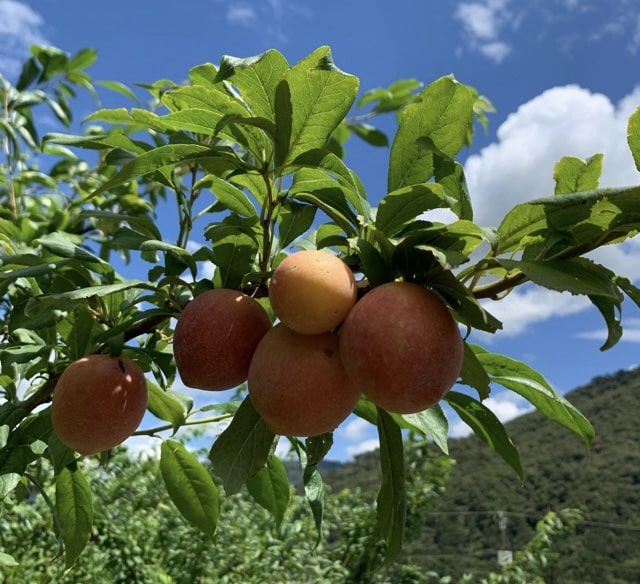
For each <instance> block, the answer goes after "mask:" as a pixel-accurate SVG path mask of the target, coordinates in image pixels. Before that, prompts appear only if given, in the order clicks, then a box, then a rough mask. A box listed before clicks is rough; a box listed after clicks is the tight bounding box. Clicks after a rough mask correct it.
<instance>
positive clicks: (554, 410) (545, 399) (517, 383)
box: [472, 345, 595, 444]
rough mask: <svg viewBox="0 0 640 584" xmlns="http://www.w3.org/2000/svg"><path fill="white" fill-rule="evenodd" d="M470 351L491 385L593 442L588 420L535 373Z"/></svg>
mask: <svg viewBox="0 0 640 584" xmlns="http://www.w3.org/2000/svg"><path fill="white" fill-rule="evenodd" d="M472 349H473V351H474V352H475V354H476V357H477V358H478V361H479V362H480V363H481V365H482V367H483V368H484V370H485V371H486V372H487V373H488V374H489V377H490V378H491V382H492V383H499V384H500V385H502V386H503V387H506V388H507V389H510V390H511V391H514V392H516V393H517V394H519V395H521V396H522V397H524V398H525V399H526V400H527V401H528V402H529V403H531V404H532V405H534V406H535V407H536V409H537V410H538V411H539V412H540V413H541V414H543V415H544V416H546V417H547V418H549V419H550V420H553V421H554V422H556V423H558V424H560V425H561V426H564V427H565V428H567V429H568V430H571V431H572V432H574V433H575V434H577V435H578V436H580V437H581V438H583V440H584V441H585V442H586V443H587V444H589V443H590V442H591V440H593V438H594V436H595V431H594V429H593V426H592V425H591V423H590V422H589V420H587V419H586V418H585V417H584V416H583V415H582V414H581V413H580V412H579V411H578V410H577V409H576V408H575V407H574V406H573V405H572V404H571V403H570V402H569V401H567V400H566V399H565V398H564V397H562V396H561V395H559V394H558V393H556V391H555V390H554V389H553V388H552V387H551V385H549V383H548V382H547V380H546V379H545V378H544V377H543V376H542V375H541V374H540V373H539V372H537V371H535V370H534V369H532V368H531V367H529V366H528V365H527V364H526V363H523V362H522V361H518V360H516V359H512V358H511V357H507V356H505V355H500V354H497V353H490V352H488V351H486V350H485V349H483V348H482V347H479V346H477V345H472Z"/></svg>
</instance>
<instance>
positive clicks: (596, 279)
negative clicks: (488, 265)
mask: <svg viewBox="0 0 640 584" xmlns="http://www.w3.org/2000/svg"><path fill="white" fill-rule="evenodd" d="M498 263H499V264H500V265H501V266H503V267H505V268H507V269H508V270H520V271H522V273H524V275H525V276H526V277H527V278H528V279H529V280H531V281H532V282H534V283H535V284H538V285H540V286H544V287H545V288H548V289H550V290H557V291H559V292H565V291H566V292H571V294H585V295H590V296H591V295H593V296H604V297H606V298H610V299H612V300H615V301H617V302H621V301H622V295H621V294H620V292H619V291H618V288H617V286H616V285H615V283H614V282H613V280H612V278H613V275H614V274H613V272H611V271H610V270H608V269H607V268H604V267H603V266H601V265H599V264H596V263H595V262H593V261H592V260H589V259H587V258H575V259H571V260H544V261H518V260H507V259H504V260H503V259H499V260H498Z"/></svg>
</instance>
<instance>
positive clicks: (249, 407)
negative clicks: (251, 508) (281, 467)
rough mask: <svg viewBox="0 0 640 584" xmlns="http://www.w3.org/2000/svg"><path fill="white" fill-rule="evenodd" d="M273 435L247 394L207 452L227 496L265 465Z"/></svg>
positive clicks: (237, 489) (235, 491) (238, 489)
mask: <svg viewBox="0 0 640 584" xmlns="http://www.w3.org/2000/svg"><path fill="white" fill-rule="evenodd" d="M274 438H275V435H274V433H273V432H271V430H269V428H267V425H266V424H265V423H264V420H263V419H262V418H261V417H260V414H258V412H256V410H255V408H254V407H253V404H252V403H251V400H250V399H249V397H246V398H245V399H244V401H243V402H242V404H241V405H240V407H239V408H238V411H237V412H236V414H235V415H234V416H233V419H232V420H231V423H230V424H229V426H228V427H227V429H226V430H225V431H224V432H222V434H220V436H218V438H217V440H216V441H215V442H214V443H213V446H212V447H211V450H210V452H209V459H210V460H211V465H212V468H213V472H214V474H215V475H216V476H218V477H219V478H220V479H221V480H222V484H223V485H224V490H225V491H226V493H227V494H228V495H232V494H234V493H237V492H238V491H240V489H241V487H242V485H244V484H245V482H246V481H247V479H249V478H250V477H252V476H253V475H254V474H256V473H257V472H258V471H259V470H260V469H261V468H262V467H263V466H264V465H265V464H266V462H267V459H268V457H269V454H270V453H271V445H272V444H273V441H274Z"/></svg>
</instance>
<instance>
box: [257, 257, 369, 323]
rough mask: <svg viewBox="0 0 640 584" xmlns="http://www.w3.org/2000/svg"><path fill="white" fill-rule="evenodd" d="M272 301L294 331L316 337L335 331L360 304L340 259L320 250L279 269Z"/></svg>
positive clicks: (291, 259) (287, 260)
mask: <svg viewBox="0 0 640 584" xmlns="http://www.w3.org/2000/svg"><path fill="white" fill-rule="evenodd" d="M269 300H270V301H271V307H272V308H273V311H274V312H275V314H276V316H277V317H278V318H279V319H280V321H281V322H283V323H284V324H285V325H287V326H288V327H289V328H290V329H292V330H294V331H296V332H298V333H302V334H306V335H313V334H318V333H324V332H327V331H330V330H332V329H334V328H335V327H336V326H338V325H339V324H340V323H341V322H342V321H343V320H344V319H345V317H346V316H347V314H348V313H349V311H350V310H351V308H352V307H353V305H354V304H355V301H356V282H355V278H354V276H353V273H352V272H351V270H350V269H349V267H348V266H347V265H346V264H345V263H344V262H343V261H342V260H341V259H340V258H338V257H336V256H334V255H332V254H330V253H328V252H325V251H320V250H303V251H298V252H296V253H293V254H291V255H289V256H287V257H286V258H285V259H284V260H283V261H282V262H281V263H280V264H279V265H278V267H277V268H276V269H275V271H274V273H273V276H271V282H270V284H269Z"/></svg>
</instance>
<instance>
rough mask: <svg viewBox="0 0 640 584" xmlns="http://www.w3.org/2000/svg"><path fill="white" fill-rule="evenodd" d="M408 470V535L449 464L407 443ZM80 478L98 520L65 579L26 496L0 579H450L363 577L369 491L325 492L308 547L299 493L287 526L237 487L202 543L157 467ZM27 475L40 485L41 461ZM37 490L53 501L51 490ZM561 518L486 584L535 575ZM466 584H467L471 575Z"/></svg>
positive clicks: (127, 459) (9, 516) (398, 573)
mask: <svg viewBox="0 0 640 584" xmlns="http://www.w3.org/2000/svg"><path fill="white" fill-rule="evenodd" d="M407 464H408V465H409V467H410V470H411V476H412V477H413V480H412V482H411V484H409V485H408V487H407V496H408V498H409V501H410V511H411V518H410V520H411V523H412V524H411V526H409V531H410V532H411V533H413V534H414V535H417V534H418V533H419V527H420V526H421V524H422V523H423V522H424V519H425V515H426V514H427V513H428V512H429V508H430V505H431V504H432V503H433V501H434V499H435V498H436V497H438V495H439V493H441V491H442V489H443V488H444V486H445V485H446V482H447V475H448V470H449V467H450V460H449V459H448V457H446V456H444V455H436V454H435V451H434V450H433V449H432V448H428V449H426V448H425V445H424V444H423V443H420V442H413V443H410V444H408V447H407ZM85 471H86V475H87V479H88V481H89V483H90V485H91V486H92V488H93V490H94V492H95V496H96V503H97V504H96V516H95V519H94V525H93V529H92V535H91V540H90V543H89V544H88V546H87V548H86V549H85V551H84V553H83V554H82V556H81V557H80V558H79V559H78V561H77V562H76V564H75V566H74V569H73V570H72V571H71V572H70V573H68V572H66V571H65V568H64V565H63V564H61V563H58V562H56V561H55V559H56V557H57V556H59V554H60V553H61V549H60V546H59V544H58V542H56V539H55V536H54V534H53V533H52V532H51V530H50V529H49V522H48V520H49V517H48V512H47V507H46V503H45V501H44V499H43V497H42V496H41V495H40V493H38V492H37V491H35V490H34V491H32V492H31V493H30V494H29V495H28V496H27V497H26V498H25V499H24V500H23V501H22V502H20V503H16V502H14V501H12V502H9V501H6V502H5V509H4V510H3V519H4V520H3V522H2V524H1V525H0V541H2V545H3V549H4V550H5V552H10V553H11V554H12V555H13V556H15V557H16V558H20V565H17V564H16V565H12V566H7V565H5V566H4V568H3V576H4V580H3V581H5V582H6V583H7V584H13V583H22V582H41V581H42V582H44V581H45V579H46V581H47V582H49V583H56V582H107V581H108V582H116V583H117V582H123V583H125V582H137V583H147V582H148V583H150V584H157V583H165V582H166V583H167V584H168V583H175V584H182V583H184V584H191V583H192V582H222V583H229V582H239V581H241V582H244V583H247V584H251V583H257V584H259V583H262V582H264V579H265V574H270V579H271V581H273V582H311V581H313V582H318V583H321V582H336V581H340V582H346V583H349V582H354V583H355V582H363V581H366V582H371V583H374V582H415V583H416V584H417V583H419V582H422V583H427V582H442V583H445V582H448V581H451V578H449V577H446V576H439V575H436V574H435V573H434V572H432V571H427V570H424V569H422V568H421V567H420V566H419V565H417V564H416V563H415V562H414V559H413V558H412V556H410V555H407V554H404V555H403V556H401V558H399V560H398V561H397V562H394V563H392V564H390V565H388V566H386V567H385V568H384V569H382V570H379V571H375V572H374V571H372V570H373V569H374V568H375V567H376V566H377V565H379V563H380V560H381V558H382V556H383V554H384V549H383V546H381V545H379V544H378V545H376V542H375V541H372V540H371V534H372V528H373V526H374V525H375V521H376V519H375V512H374V510H373V509H372V506H371V499H372V493H371V492H364V491H361V490H360V489H359V488H357V487H356V488H350V489H343V490H341V491H339V492H329V493H328V495H327V500H328V505H327V516H326V518H325V524H326V531H327V537H326V539H325V541H323V542H321V543H320V544H319V546H318V547H317V548H316V549H315V550H313V551H312V546H313V539H314V533H315V526H314V523H313V520H312V517H311V515H310V513H309V510H308V506H307V504H306V501H305V498H304V496H302V495H300V494H298V493H296V491H295V489H294V487H293V486H291V487H290V489H291V491H290V498H291V500H290V504H289V506H288V509H287V512H286V521H284V522H283V524H282V525H281V526H280V527H279V528H277V529H276V528H275V526H274V524H273V520H272V517H271V516H270V514H269V513H268V512H267V511H265V510H264V509H262V508H260V507H257V506H256V505H255V504H254V501H253V499H252V497H251V495H250V494H249V493H248V492H247V491H246V490H243V491H242V492H240V493H238V494H236V495H233V496H232V497H227V498H225V499H224V500H223V501H222V504H221V517H222V520H223V523H222V525H221V529H220V533H219V534H218V535H217V537H216V538H215V539H210V538H203V537H193V530H192V528H191V527H190V526H189V525H188V524H187V523H186V522H185V521H183V520H182V519H181V518H180V517H179V516H178V515H176V513H175V511H174V510H173V508H172V503H171V501H170V499H169V497H168V495H167V492H166V490H165V488H164V486H163V484H162V478H161V476H160V473H159V469H158V466H157V464H156V463H155V461H153V460H150V459H147V460H136V459H134V458H133V457H132V456H131V455H130V454H129V453H127V451H126V450H125V449H122V448H119V449H117V450H116V451H114V453H113V456H112V458H111V460H110V462H109V465H108V467H104V466H100V465H98V464H90V465H87V466H86V468H85ZM341 471H342V469H339V470H338V471H337V472H341ZM33 472H34V474H35V475H36V476H38V477H39V478H40V479H41V480H42V481H43V482H44V481H46V480H47V473H48V470H47V469H46V468H45V467H44V466H40V467H39V468H38V469H34V470H33ZM47 492H48V493H50V494H51V495H53V489H51V488H48V489H47ZM566 518H567V519H568V518H570V516H567V517H566ZM564 521H565V512H562V513H560V514H559V515H558V516H555V515H554V514H550V515H549V516H548V517H546V518H545V519H544V520H543V521H541V523H540V528H539V530H538V534H537V535H536V536H535V537H534V539H533V540H532V541H531V542H530V543H529V544H528V545H527V546H526V547H525V548H523V550H521V551H520V552H518V553H517V556H516V557H515V558H514V560H515V561H514V563H513V564H510V565H509V566H508V567H505V568H504V569H502V570H501V572H502V573H503V574H505V575H506V574H509V578H507V577H506V576H502V575H500V572H495V573H494V574H492V575H491V576H490V577H489V579H488V580H486V581H490V582H511V583H516V582H523V583H524V582H531V581H533V578H534V576H536V575H539V574H542V573H544V570H543V566H544V562H545V560H550V559H551V556H552V548H551V543H552V542H551V540H550V538H551V537H555V536H556V535H558V532H559V531H560V529H559V528H560V527H562V525H563V523H564ZM44 574H46V576H44ZM466 578H467V580H465V581H477V580H476V579H472V576H470V575H467V576H466ZM483 581H484V580H483Z"/></svg>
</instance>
